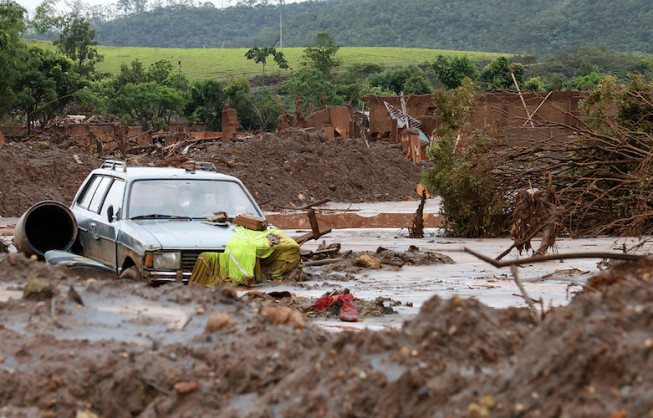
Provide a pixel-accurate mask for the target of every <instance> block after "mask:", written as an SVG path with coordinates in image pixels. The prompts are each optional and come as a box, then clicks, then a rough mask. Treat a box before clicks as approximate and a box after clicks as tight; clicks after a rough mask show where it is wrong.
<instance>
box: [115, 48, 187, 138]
mask: <svg viewBox="0 0 653 418" xmlns="http://www.w3.org/2000/svg"><path fill="white" fill-rule="evenodd" d="M187 87H188V79H187V78H186V76H185V75H184V74H183V73H181V69H180V70H179V72H175V71H174V64H173V63H172V62H170V61H169V60H159V61H157V62H155V63H152V64H150V66H149V68H148V69H147V70H146V69H145V68H144V67H143V64H142V63H141V62H140V61H138V60H134V61H132V62H131V64H130V65H129V66H128V65H125V64H123V65H122V66H121V67H120V73H118V74H116V76H114V77H113V79H111V80H109V81H108V82H107V83H106V87H105V88H106V91H105V94H106V96H108V97H109V102H108V108H109V112H111V113H115V114H118V115H121V116H122V117H123V118H124V119H126V120H127V121H129V122H137V123H139V124H140V125H141V127H142V128H143V130H146V129H147V128H148V127H150V126H152V127H153V128H154V129H160V128H162V127H164V126H165V125H166V124H168V123H169V122H170V119H171V117H172V116H174V115H178V114H182V113H183V110H184V106H185V101H186V97H185V93H184V92H185V91H186V89H187Z"/></svg>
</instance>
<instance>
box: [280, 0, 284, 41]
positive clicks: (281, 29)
mask: <svg viewBox="0 0 653 418" xmlns="http://www.w3.org/2000/svg"><path fill="white" fill-rule="evenodd" d="M282 5H283V0H279V48H283V15H282V14H281V6H282Z"/></svg>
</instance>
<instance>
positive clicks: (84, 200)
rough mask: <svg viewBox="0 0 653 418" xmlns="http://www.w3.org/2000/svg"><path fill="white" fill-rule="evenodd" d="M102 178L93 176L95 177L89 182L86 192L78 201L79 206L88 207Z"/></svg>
mask: <svg viewBox="0 0 653 418" xmlns="http://www.w3.org/2000/svg"><path fill="white" fill-rule="evenodd" d="M100 180H101V177H100V176H93V178H92V179H91V180H90V181H89V182H88V185H87V186H86V189H85V190H84V194H83V195H82V196H81V197H80V198H79V199H78V201H77V204H78V205H79V207H82V208H84V209H88V204H89V203H90V202H91V199H92V198H93V195H94V194H95V191H96V190H97V186H98V184H100Z"/></svg>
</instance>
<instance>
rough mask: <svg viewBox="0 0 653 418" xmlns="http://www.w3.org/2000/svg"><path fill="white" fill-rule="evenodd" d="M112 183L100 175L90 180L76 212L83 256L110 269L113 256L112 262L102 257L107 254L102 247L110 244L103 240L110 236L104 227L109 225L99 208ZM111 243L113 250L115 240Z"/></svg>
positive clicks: (112, 261)
mask: <svg viewBox="0 0 653 418" xmlns="http://www.w3.org/2000/svg"><path fill="white" fill-rule="evenodd" d="M113 181H114V179H113V177H111V176H101V175H99V176H97V177H96V178H93V179H91V183H90V185H89V187H88V188H87V190H86V192H85V194H84V196H82V198H81V199H80V201H79V202H78V208H79V210H78V211H77V214H78V216H77V218H78V228H79V240H80V243H81V244H82V247H83V248H84V255H85V256H86V257H89V258H92V259H94V260H97V261H99V262H101V263H103V264H106V265H107V266H110V267H115V256H113V257H110V258H113V260H111V259H109V260H107V259H105V257H104V254H105V253H106V252H107V251H106V250H105V249H104V246H105V245H108V246H111V242H106V239H103V236H105V237H106V236H109V235H110V231H109V230H108V228H107V227H106V225H107V224H108V223H109V222H108V220H107V218H106V217H104V218H102V216H101V215H100V208H102V204H103V203H104V201H105V198H106V196H107V192H108V191H109V188H110V187H111V184H112V183H113ZM113 241H114V244H113V247H114V250H115V239H114V240H113Z"/></svg>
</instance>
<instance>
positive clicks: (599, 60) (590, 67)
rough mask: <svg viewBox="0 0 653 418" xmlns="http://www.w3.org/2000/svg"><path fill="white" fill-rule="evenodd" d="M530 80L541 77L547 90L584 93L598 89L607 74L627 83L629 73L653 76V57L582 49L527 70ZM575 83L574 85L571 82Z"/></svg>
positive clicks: (589, 48)
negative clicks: (573, 90)
mask: <svg viewBox="0 0 653 418" xmlns="http://www.w3.org/2000/svg"><path fill="white" fill-rule="evenodd" d="M526 73H527V76H528V77H540V78H541V79H542V84H543V85H544V86H545V88H554V89H561V88H566V87H568V86H569V87H571V88H578V89H580V90H584V89H586V88H588V87H594V86H596V85H597V82H598V81H599V79H600V78H602V77H603V76H604V75H606V74H610V75H614V76H616V77H617V80H619V81H621V82H626V81H627V80H628V74H629V73H636V74H641V75H643V76H644V77H646V78H650V77H651V76H653V58H651V57H646V56H639V55H634V54H625V53H621V52H617V51H611V50H609V49H608V48H607V47H598V48H597V47H582V48H577V49H575V50H574V51H573V52H563V51H559V52H557V53H556V54H554V55H552V56H550V57H547V58H546V59H545V60H544V61H543V62H541V63H538V64H537V65H531V66H529V67H528V68H527V70H526ZM571 80H573V82H570V81H571Z"/></svg>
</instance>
